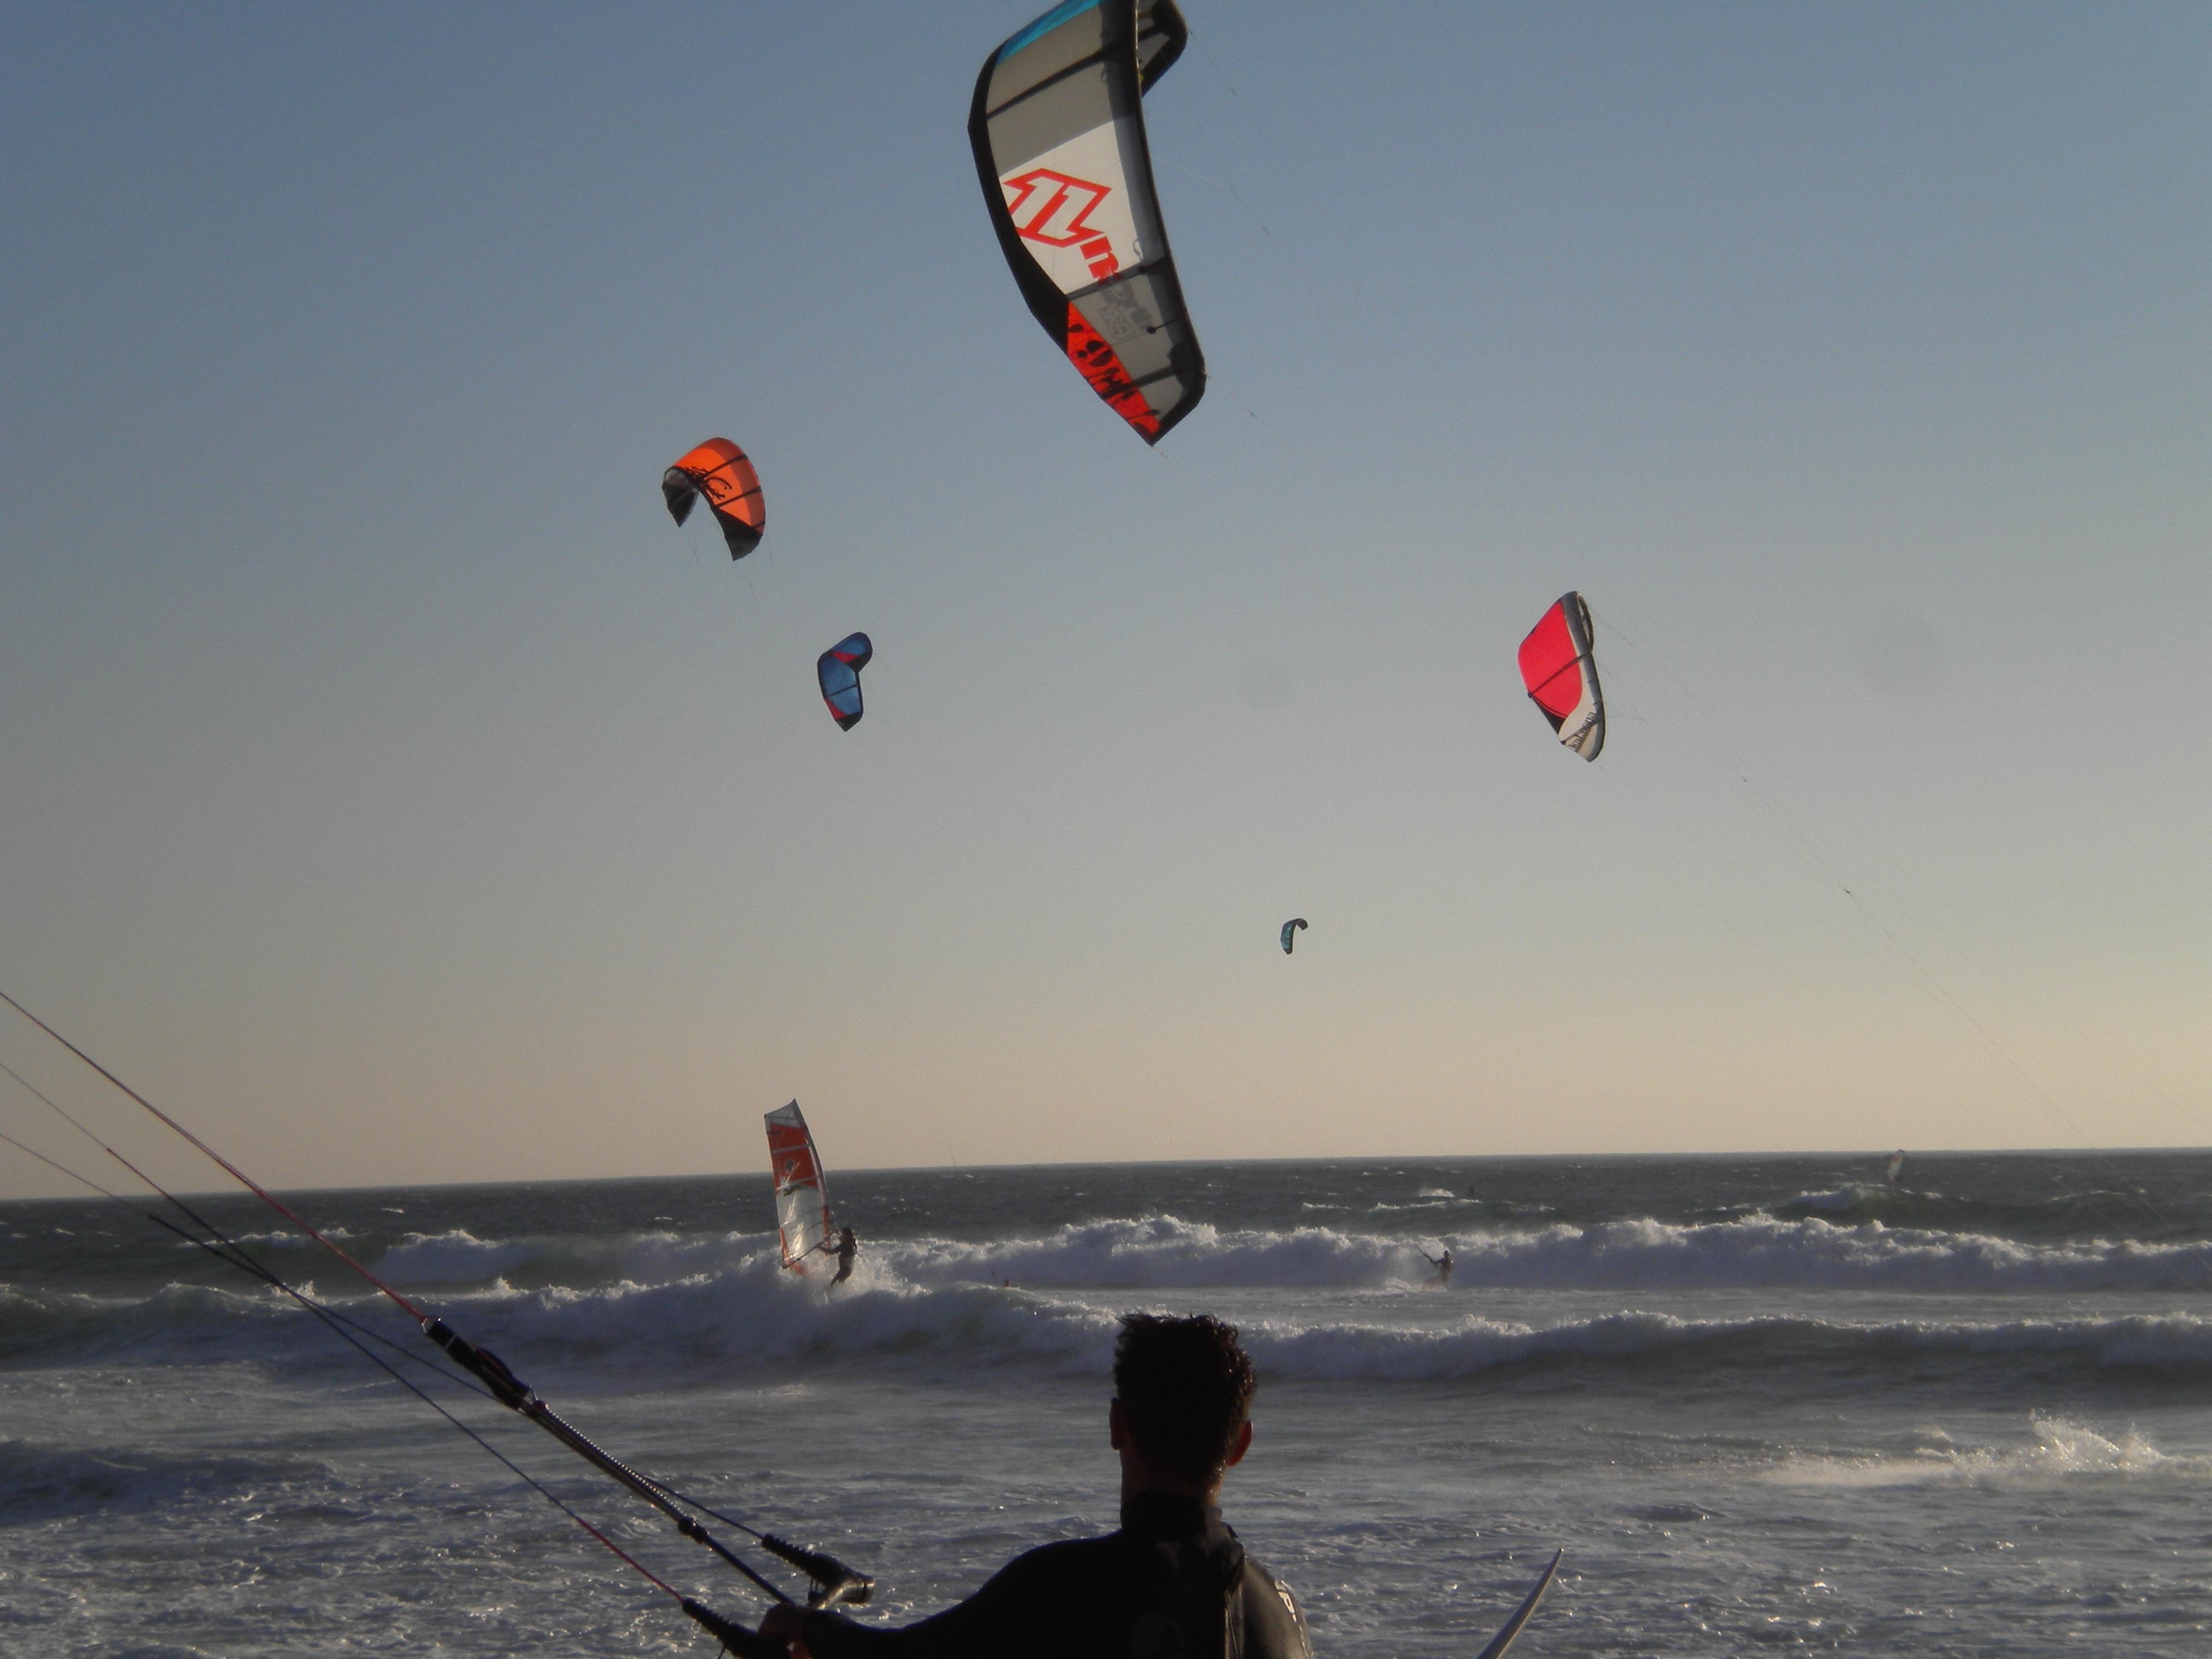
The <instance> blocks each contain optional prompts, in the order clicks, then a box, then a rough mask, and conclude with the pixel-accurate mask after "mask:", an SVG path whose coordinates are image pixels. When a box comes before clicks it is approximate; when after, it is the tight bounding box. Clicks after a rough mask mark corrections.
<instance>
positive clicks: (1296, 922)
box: [1283, 916, 1306, 956]
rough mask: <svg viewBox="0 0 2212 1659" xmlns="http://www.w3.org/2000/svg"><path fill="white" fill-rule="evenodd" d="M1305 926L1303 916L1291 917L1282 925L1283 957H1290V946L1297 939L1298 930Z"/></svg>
mask: <svg viewBox="0 0 2212 1659" xmlns="http://www.w3.org/2000/svg"><path fill="white" fill-rule="evenodd" d="M1305 925H1306V919H1305V918H1304V916H1292V917H1291V919H1290V920H1289V921H1286V922H1285V923H1284V924H1283V954H1284V955H1285V956H1288V955H1290V953H1291V945H1292V944H1293V943H1294V942H1295V941H1296V939H1297V934H1298V929H1299V928H1301V927H1304V926H1305Z"/></svg>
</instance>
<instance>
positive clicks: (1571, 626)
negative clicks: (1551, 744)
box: [1521, 593, 1605, 761]
mask: <svg viewBox="0 0 2212 1659" xmlns="http://www.w3.org/2000/svg"><path fill="white" fill-rule="evenodd" d="M1521 678H1522V683H1523V684H1526V685H1527V686H1528V697H1529V701H1530V702H1534V704H1535V705H1536V707H1537V708H1541V709H1542V710H1543V711H1544V718H1545V719H1546V720H1549V721H1551V723H1552V730H1553V731H1554V732H1558V733H1559V741H1560V742H1561V743H1563V744H1565V745H1566V746H1567V747H1568V748H1570V749H1571V750H1574V751H1575V753H1577V755H1580V756H1581V757H1583V759H1584V760H1591V761H1594V760H1595V759H1596V758H1597V756H1598V750H1601V749H1602V748H1604V747H1605V697H1604V695H1603V694H1602V693H1601V692H1600V691H1599V690H1598V684H1597V659H1596V658H1595V657H1594V656H1593V655H1592V654H1591V646H1590V613H1589V605H1586V604H1584V603H1583V596H1582V595H1581V594H1579V593H1568V594H1564V595H1562V596H1561V598H1560V599H1559V603H1558V604H1556V605H1553V607H1552V608H1551V609H1550V610H1549V611H1546V612H1545V613H1544V616H1543V619H1542V620H1541V622H1539V623H1537V624H1536V625H1535V627H1534V628H1532V629H1529V630H1528V638H1527V639H1525V640H1523V641H1521Z"/></svg>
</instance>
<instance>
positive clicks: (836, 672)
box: [814, 634, 876, 732]
mask: <svg viewBox="0 0 2212 1659" xmlns="http://www.w3.org/2000/svg"><path fill="white" fill-rule="evenodd" d="M875 654H876V647H874V646H873V645H872V644H870V643H869V642H868V636H867V635H866V634H848V635H845V637H844V638H843V639H842V640H840V641H837V643H836V644H835V645H833V646H831V647H829V649H828V650H827V651H824V652H823V653H822V654H821V655H820V656H819V657H817V658H816V659H814V677H815V678H816V679H817V680H819V681H820V682H821V684H822V701H823V702H824V703H826V704H828V705H829V714H830V716H831V718H832V719H834V720H836V722H837V729H838V730H839V731H841V732H849V731H851V730H852V729H853V728H854V726H858V725H859V724H860V671H861V670H862V669H863V668H866V666H867V665H868V659H869V658H871V657H872V656H874V655H875Z"/></svg>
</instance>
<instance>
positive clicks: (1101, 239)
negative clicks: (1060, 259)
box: [1000, 167, 1121, 283]
mask: <svg viewBox="0 0 2212 1659" xmlns="http://www.w3.org/2000/svg"><path fill="white" fill-rule="evenodd" d="M1000 184H1001V185H1004V186H1005V187H1006V189H1008V190H1010V191H1013V196H1012V198H1011V199H1009V200H1008V202H1007V203H1006V216H1008V217H1009V218H1011V219H1012V220H1013V222H1014V225H1015V228H1017V229H1018V230H1019V231H1020V232H1021V234H1023V235H1024V236H1025V237H1027V238H1028V239H1029V240H1030V241H1032V242H1042V243H1044V244H1045V245H1046V246H1048V247H1073V248H1077V249H1079V251H1080V252H1081V253H1082V255H1083V258H1084V259H1085V263H1087V264H1089V265H1090V267H1091V275H1092V276H1096V277H1097V279H1098V280H1099V281H1100V282H1102V283H1103V282H1104V281H1105V280H1106V279H1107V278H1108V277H1109V276H1112V275H1113V274H1114V273H1115V271H1117V270H1120V269H1121V261H1120V260H1118V259H1116V258H1115V257H1114V244H1113V241H1112V240H1111V239H1110V238H1109V237H1108V236H1107V235H1106V234H1104V233H1103V231H1097V230H1094V229H1092V228H1091V226H1090V225H1089V224H1088V223H1087V221H1088V220H1089V219H1090V217H1091V210H1092V209H1094V208H1096V207H1097V205H1098V204H1099V203H1101V202H1103V201H1104V200H1105V199H1106V198H1107V197H1109V196H1110V195H1112V194H1113V193H1114V189H1113V186H1112V185H1094V184H1092V183H1091V180H1089V179H1071V178H1069V177H1068V176H1067V174H1066V173H1055V172H1054V171H1053V170H1052V169H1051V168H1050V167H1032V168H1030V170H1029V171H1028V172H1027V173H1023V174H1021V175H1020V176H1019V177H1018V178H1014V179H1000ZM1048 186H1050V188H1049V189H1048V188H1047V187H1048ZM1032 197H1035V198H1036V204H1035V205H1032V201H1031V198H1032ZM1024 214H1027V217H1026V218H1024Z"/></svg>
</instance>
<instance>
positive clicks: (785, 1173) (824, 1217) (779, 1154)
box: [766, 1100, 836, 1273]
mask: <svg viewBox="0 0 2212 1659" xmlns="http://www.w3.org/2000/svg"><path fill="white" fill-rule="evenodd" d="M766 1117H767V1119H768V1167H769V1173H771V1174H772V1175H774V1176H775V1226H776V1232H777V1235H778V1237H780V1239H781V1243H782V1245H783V1265H784V1266H785V1267H788V1268H789V1269H790V1270H791V1271H792V1272H793V1273H805V1271H806V1259H807V1257H809V1256H811V1255H813V1254H814V1253H815V1252H816V1251H817V1250H826V1249H829V1240H830V1238H831V1237H833V1236H834V1235H835V1233H836V1228H835V1227H834V1226H832V1225H830V1221H829V1188H828V1187H827V1186H826V1185H824V1184H823V1180H822V1160H821V1159H820V1158H817V1156H816V1155H815V1152H814V1135H813V1132H812V1131H811V1130H810V1129H808V1128H807V1127H806V1119H805V1115H803V1114H802V1113H801V1112H800V1111H799V1103H798V1102H797V1101H795V1100H794V1101H793V1102H792V1103H791V1104H790V1105H788V1106H779V1107H777V1108H776V1109H775V1110H774V1111H772V1112H769V1113H767V1114H766Z"/></svg>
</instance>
